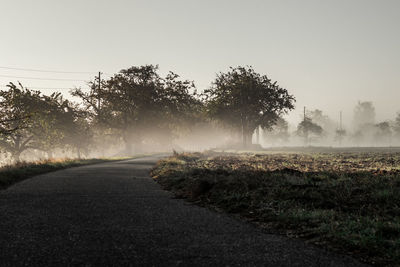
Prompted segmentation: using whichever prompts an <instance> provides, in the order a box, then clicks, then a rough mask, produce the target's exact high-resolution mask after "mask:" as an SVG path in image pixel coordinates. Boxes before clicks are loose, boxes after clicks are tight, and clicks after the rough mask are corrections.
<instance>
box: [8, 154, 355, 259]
mask: <svg viewBox="0 0 400 267" xmlns="http://www.w3.org/2000/svg"><path fill="white" fill-rule="evenodd" d="M159 159H160V156H152V157H144V158H140V159H133V160H126V161H120V162H112V163H104V164H96V165H89V166H83V167H78V168H71V169H66V170H61V171H56V172H52V173H48V174H45V175H40V176H36V177H34V178H32V179H28V180H25V181H23V182H21V183H18V184H15V185H13V186H11V187H9V188H8V189H7V190H4V191H0V229H1V231H0V266H26V265H28V266H49V265H52V266H55V265H61V266H75V265H76V266H82V265H84V266H104V265H106V266H148V265H151V266H176V265H178V266H179V265H182V266H187V265H194V266H206V265H213V266H221V265H222V266H226V265H233V266H238V265H245V266H363V265H362V264H361V263H359V262H357V261H356V260H354V259H352V258H350V257H347V256H341V255H336V254H333V253H329V252H326V251H324V250H321V249H319V248H316V247H314V246H311V245H308V244H305V243H304V242H302V241H300V240H292V239H288V238H286V237H282V236H276V235H271V234H267V233H265V232H263V231H262V230H261V229H259V228H257V227H255V226H253V225H251V224H248V223H245V222H241V221H239V220H237V219H234V218H232V217H229V216H228V215H225V214H220V213H216V212H213V211H210V210H208V209H205V208H202V207H198V206H194V205H190V204H189V203H187V202H185V201H184V200H178V199H174V198H173V197H172V194H170V193H169V192H166V191H164V190H161V188H160V186H159V185H158V184H157V183H155V182H154V181H153V180H152V179H151V178H150V177H149V170H150V169H151V168H152V167H153V166H154V164H155V163H156V162H157V160H159Z"/></svg>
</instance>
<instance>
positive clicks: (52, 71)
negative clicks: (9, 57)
mask: <svg viewBox="0 0 400 267" xmlns="http://www.w3.org/2000/svg"><path fill="white" fill-rule="evenodd" d="M0 69H7V70H22V71H35V72H50V73H68V74H96V73H95V72H89V71H56V70H39V69H27V68H13V67H2V66H0Z"/></svg>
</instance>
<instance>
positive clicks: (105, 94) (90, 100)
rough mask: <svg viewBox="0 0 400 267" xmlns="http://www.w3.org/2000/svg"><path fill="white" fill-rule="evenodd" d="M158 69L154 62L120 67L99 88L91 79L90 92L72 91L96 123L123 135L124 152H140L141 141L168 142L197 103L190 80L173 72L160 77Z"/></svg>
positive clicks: (120, 135)
mask: <svg viewBox="0 0 400 267" xmlns="http://www.w3.org/2000/svg"><path fill="white" fill-rule="evenodd" d="M157 71H158V67H157V66H153V65H146V66H141V67H131V68H128V69H123V70H121V71H120V72H119V73H117V74H115V75H114V76H113V77H111V78H110V79H109V80H107V81H102V83H101V87H100V88H98V86H96V84H95V82H93V83H91V85H92V88H93V89H92V90H91V92H89V93H84V92H83V91H82V90H80V89H76V90H74V91H73V92H72V94H73V95H75V96H78V97H80V98H81V99H82V100H83V101H84V107H85V109H86V111H88V112H90V114H91V115H92V120H93V122H94V123H95V124H97V125H99V126H101V127H103V128H105V129H106V130H109V131H112V132H113V133H114V134H115V135H116V136H119V137H121V138H122V140H123V141H124V143H125V147H126V148H125V149H126V152H127V153H132V152H133V151H134V150H136V151H140V149H141V145H142V144H143V142H144V141H147V142H160V143H166V142H171V140H172V138H173V131H174V130H175V129H176V128H177V127H178V126H179V125H182V124H183V122H184V121H187V120H189V118H190V116H191V115H192V114H193V112H192V110H193V107H194V106H196V105H197V104H198V103H199V101H198V100H197V99H196V93H195V92H194V93H191V92H190V90H191V89H194V85H193V83H192V82H190V81H186V80H185V81H181V80H179V79H178V78H179V76H178V75H177V74H174V73H172V72H171V73H169V74H168V75H167V76H166V77H165V78H161V77H160V76H159V74H158V73H157Z"/></svg>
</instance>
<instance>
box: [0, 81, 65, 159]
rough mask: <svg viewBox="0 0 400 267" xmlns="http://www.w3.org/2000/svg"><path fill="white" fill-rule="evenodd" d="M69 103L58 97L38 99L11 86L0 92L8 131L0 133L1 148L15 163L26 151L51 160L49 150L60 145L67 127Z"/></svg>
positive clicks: (21, 87)
mask: <svg viewBox="0 0 400 267" xmlns="http://www.w3.org/2000/svg"><path fill="white" fill-rule="evenodd" d="M68 107H69V102H68V101H67V100H63V99H62V97H61V95H60V94H59V93H54V94H52V95H50V96H44V95H41V93H40V92H39V91H32V90H29V89H27V88H24V87H23V86H22V84H19V87H18V86H16V85H15V84H13V83H10V84H9V85H8V90H4V91H0V110H1V116H2V119H3V120H4V121H8V122H9V125H8V126H7V128H8V129H12V130H11V131H10V130H8V131H1V132H0V146H1V148H2V149H4V150H6V151H8V152H9V153H11V155H12V157H13V158H14V160H15V161H19V160H20V155H21V153H22V152H24V151H25V150H27V149H38V150H42V151H46V152H47V153H48V154H49V156H50V157H51V152H52V150H53V149H54V148H55V147H57V146H58V145H61V144H62V140H63V136H64V133H63V132H64V131H65V127H66V125H68V118H69V115H70V113H69V110H68Z"/></svg>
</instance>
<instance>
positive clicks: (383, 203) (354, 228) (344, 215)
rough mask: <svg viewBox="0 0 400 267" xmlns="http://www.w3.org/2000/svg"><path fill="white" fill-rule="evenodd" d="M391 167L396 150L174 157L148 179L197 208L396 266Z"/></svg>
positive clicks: (399, 202)
mask: <svg viewBox="0 0 400 267" xmlns="http://www.w3.org/2000/svg"><path fill="white" fill-rule="evenodd" d="M393 162H394V163H393ZM393 164H394V165H396V164H397V165H400V154H399V153H397V154H385V153H380V152H377V153H376V154H373V153H336V154H335V153H316V154H312V153H308V154H279V153H278V154H276V155H274V154H268V155H260V154H258V155H256V156H253V155H251V154H241V155H237V154H236V155H235V154H223V153H216V154H213V153H211V152H207V153H206V154H199V153H196V154H188V153H185V154H178V153H177V154H176V155H174V156H173V157H171V158H169V159H166V160H162V161H160V162H159V163H158V165H157V166H156V167H155V168H154V169H153V171H152V175H153V177H154V178H155V179H156V180H157V181H158V182H159V183H160V184H161V185H162V186H163V187H164V188H166V189H168V190H171V191H173V192H174V193H175V194H176V195H179V196H181V197H184V198H186V199H188V200H191V201H196V203H199V204H201V205H205V206H209V207H217V208H218V209H219V210H224V211H226V212H229V213H236V214H239V215H241V216H243V217H245V218H246V219H249V220H251V221H256V222H259V223H261V224H265V225H268V226H269V227H273V228H274V229H276V230H277V231H278V232H280V233H285V234H287V235H288V236H292V237H300V238H303V239H305V240H307V241H308V242H312V243H315V244H317V245H321V246H324V247H327V248H332V249H335V250H336V251H342V252H343V253H348V254H352V255H353V256H357V257H358V258H360V259H362V260H364V261H367V262H368V263H371V264H376V265H396V264H399V263H400V194H398V192H400V172H399V171H398V170H397V169H391V168H392V166H394V165H393ZM397 165H396V166H397ZM377 166H379V168H380V170H379V171H377Z"/></svg>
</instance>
